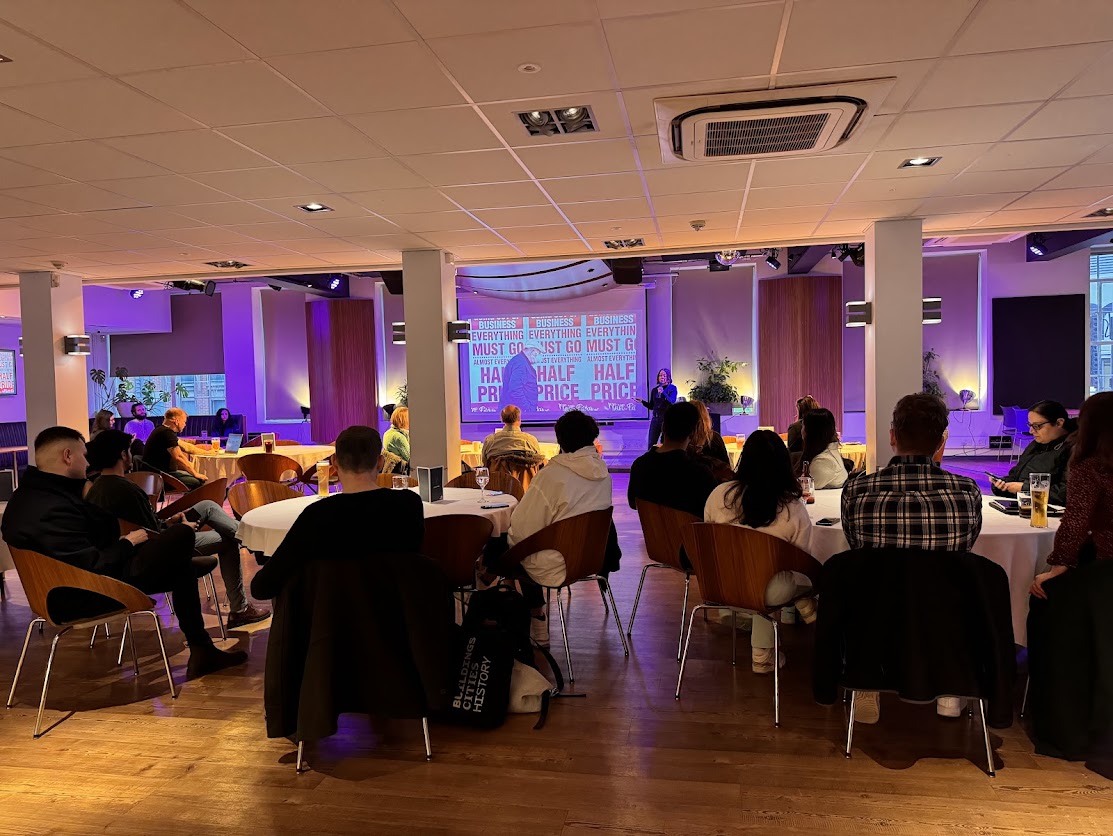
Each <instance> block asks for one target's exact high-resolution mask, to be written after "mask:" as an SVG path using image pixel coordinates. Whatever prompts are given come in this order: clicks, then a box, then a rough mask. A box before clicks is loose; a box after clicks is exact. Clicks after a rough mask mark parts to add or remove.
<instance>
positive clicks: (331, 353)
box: [305, 299, 379, 443]
mask: <svg viewBox="0 0 1113 836" xmlns="http://www.w3.org/2000/svg"><path fill="white" fill-rule="evenodd" d="M305 331H306V342H307V349H308V350H307V355H308V361H309V397H310V401H311V404H310V405H311V408H312V412H311V414H310V422H311V424H312V434H313V440H314V441H317V442H320V443H331V442H332V441H334V440H335V439H336V436H337V435H339V434H340V432H341V430H343V429H344V428H346V427H350V426H352V425H353V424H365V425H367V426H370V427H376V426H378V423H379V421H378V415H379V405H378V403H377V401H378V398H377V396H376V387H375V316H374V302H372V301H371V300H370V299H333V300H329V301H321V302H310V303H309V304H308V305H306V306H305Z"/></svg>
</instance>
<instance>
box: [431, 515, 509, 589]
mask: <svg viewBox="0 0 1113 836" xmlns="http://www.w3.org/2000/svg"><path fill="white" fill-rule="evenodd" d="M493 531H494V523H492V522H491V520H490V519H488V518H487V517H480V516H478V515H476V514H445V515H444V516H443V517H429V518H428V519H427V520H425V539H424V541H422V544H421V553H422V554H423V555H425V556H426V557H431V558H432V559H433V560H435V561H437V563H438V564H439V565H440V567H441V568H442V569H444V572H445V574H446V575H448V579H449V581H450V582H451V583H452V585H453V586H455V587H457V588H460V587H470V586H472V585H473V584H474V583H475V561H476V559H477V558H479V557H481V556H482V555H483V549H484V547H485V546H486V545H487V541H488V540H490V539H491V533H492V532H493Z"/></svg>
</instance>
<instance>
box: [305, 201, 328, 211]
mask: <svg viewBox="0 0 1113 836" xmlns="http://www.w3.org/2000/svg"><path fill="white" fill-rule="evenodd" d="M297 208H298V209H300V210H301V211H303V212H331V211H332V207H331V206H325V204H323V203H299V204H298V205H297Z"/></svg>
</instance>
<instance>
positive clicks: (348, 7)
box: [187, 0, 412, 55]
mask: <svg viewBox="0 0 1113 836" xmlns="http://www.w3.org/2000/svg"><path fill="white" fill-rule="evenodd" d="M187 2H188V3H189V5H191V6H192V7H193V8H195V9H196V10H197V11H199V12H200V13H201V14H203V15H204V16H205V17H207V18H208V19H209V20H211V21H212V22H213V23H215V24H216V25H217V26H219V27H220V28H221V29H223V30H224V31H225V32H227V33H229V34H230V35H232V37H234V38H235V39H236V40H238V41H239V42H240V43H242V44H243V45H244V46H246V47H247V48H248V49H250V50H251V51H252V52H254V53H256V54H257V55H285V54H289V53H297V52H315V51H319V50H328V49H346V48H348V47H357V46H370V45H373V44H387V43H394V42H396V41H408V40H411V38H412V36H411V34H410V29H409V27H408V26H406V22H405V20H403V19H402V18H401V16H400V15H399V14H398V12H397V11H395V9H394V8H393V4H391V3H389V2H386V0H315V2H313V3H305V2H304V1H303V0H267V4H266V13H265V14H260V8H259V4H258V3H257V2H256V0H187Z"/></svg>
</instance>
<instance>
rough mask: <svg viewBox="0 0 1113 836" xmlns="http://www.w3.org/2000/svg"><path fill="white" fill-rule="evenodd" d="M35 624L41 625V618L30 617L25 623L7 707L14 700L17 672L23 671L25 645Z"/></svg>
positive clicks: (9, 706) (25, 654) (17, 681)
mask: <svg viewBox="0 0 1113 836" xmlns="http://www.w3.org/2000/svg"><path fill="white" fill-rule="evenodd" d="M36 624H38V625H39V626H40V627H41V626H42V624H43V619H41V618H35V619H32V620H31V623H30V624H28V625H27V635H26V636H24V637H23V651H22V652H21V653H20V654H19V661H18V662H16V663H15V678H14V679H12V690H11V691H9V692H8V703H7V707H8V708H11V707H12V703H13V702H14V701H15V686H17V685H18V684H19V674H20V673H21V672H22V671H23V659H24V657H26V656H27V645H28V644H29V643H30V641H31V631H32V630H34V629H35V625H36Z"/></svg>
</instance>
